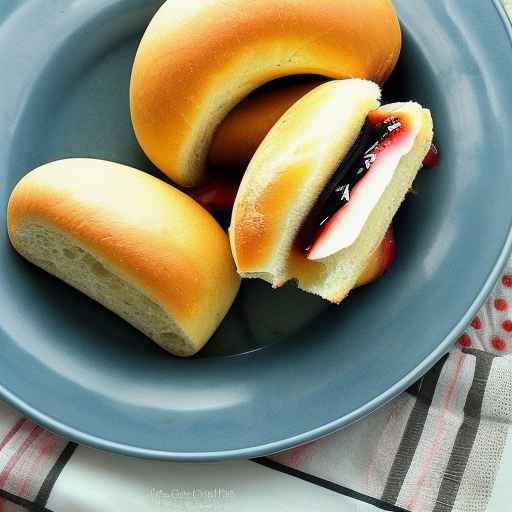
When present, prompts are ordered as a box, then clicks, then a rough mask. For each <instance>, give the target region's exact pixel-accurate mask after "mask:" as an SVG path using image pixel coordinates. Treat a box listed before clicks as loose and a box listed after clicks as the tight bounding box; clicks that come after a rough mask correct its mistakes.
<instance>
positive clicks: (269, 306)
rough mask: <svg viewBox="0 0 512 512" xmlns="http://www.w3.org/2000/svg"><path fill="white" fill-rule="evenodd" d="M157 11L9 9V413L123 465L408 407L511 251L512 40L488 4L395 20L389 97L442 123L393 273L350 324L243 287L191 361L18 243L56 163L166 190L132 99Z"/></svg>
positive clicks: (3, 169) (425, 5) (441, 3)
mask: <svg viewBox="0 0 512 512" xmlns="http://www.w3.org/2000/svg"><path fill="white" fill-rule="evenodd" d="M159 3H160V2H159V1H148V0H73V1H70V0H52V1H51V2H49V1H48V0H10V1H9V2H2V3H1V6H0V16H1V19H2V21H1V25H0V48H1V49H2V51H1V52H0V70H1V74H2V77H1V81H0V83H1V85H0V90H1V95H0V114H1V117H0V173H1V180H2V181H1V183H2V186H1V197H2V205H3V207H2V211H1V216H2V217H1V219H0V226H1V229H2V240H1V246H0V262H1V265H0V343H1V358H0V385H1V387H0V394H1V396H2V397H3V398H4V399H6V400H7V401H9V402H10V403H11V404H13V405H14V406H15V407H17V408H18V409H20V410H22V411H23V412H24V413H25V414H27V415H29V416H30V417H32V418H33V419H34V420H35V421H37V422H39V423H41V424H43V425H44V426H46V427H48V428H49V429H51V430H53V431H56V432H59V433H61V434H63V435H65V436H68V437H70V438H72V439H74V440H76V441H78V442H81V443H86V444H90V445H93V446H96V447H99V448H103V449H107V450H112V451H116V452H120V453H125V454H130V455H137V456H144V457H153V458H160V459H174V460H188V461H201V460H202V461H204V460H215V459H226V458H234V457H253V456H257V455H262V454H267V453H270V452H275V451H278V450H282V449H285V448H289V447H291V446H294V445H297V444H299V443H304V442H306V441H311V440H312V439H315V438H317V437H319V436H322V435H325V434H328V433H329V432H332V431H334V430H336V429H339V428H341V427H344V426H346V425H348V424H349V423H351V422H353V421H355V420H357V419H358V418H361V417H362V416H364V415H366V414H368V413H370V412H371V411H373V410H374V409H375V408H377V407H379V406H380V405H382V404H384V403H385V402H386V401H388V400H390V399H391V398H392V397H394V396H395V395H397V394H398V393H399V392H401V391H403V390H404V389H405V388H406V387H407V386H408V385H409V384H411V383H412V382H413V381H414V380H415V379H417V378H419V377H420V376H421V375H422V374H423V373H424V372H425V371H426V370H427V369H428V368H429V367H431V366H432V365H433V364H434V362H435V361H436V360H437V359H438V358H439V357H440V356H441V355H442V354H443V353H444V352H446V351H447V350H448V348H449V347H450V346H451V344H452V343H453V342H454V341H455V340H456V338H457V336H458V335H459V333H460V332H461V331H462V329H463V328H464V327H465V326H466V324H468V323H469V321H470V320H471V318H472V316H473V315H474V314H475V313H476V311H477V309H478V308H479V306H480V305H481V303H482V302H483V300H484V298H485V296H486V294H487V293H488V292H489V291H490V290H491V287H492V285H493V283H494V281H495V280H496V278H497V276H498V274H499V272H500V269H501V268H502V266H503V264H504V263H505V260H506V257H507V254H508V252H509V248H510V246H511V237H510V227H511V224H512V208H510V191H511V190H512V172H510V169H509V148H510V141H512V123H511V120H512V90H511V87H510V81H509V79H508V74H507V70H511V69H512V48H511V38H510V31H509V27H508V25H507V23H506V21H505V15H504V12H503V11H502V10H501V8H500V7H499V5H498V4H497V3H496V4H493V2H492V1H490V0H489V1H485V2H482V1H481V0H474V1H465V2H461V1H460V0H428V1H427V0H416V1H414V2H411V1H410V0H396V1H395V3H396V6H397V9H398V12H399V15H400V19H401V22H402V26H403V30H404V48H403V53H402V56H401V60H400V64H399V67H398V69H397V70H396V72H395V75H394V78H393V80H392V82H391V85H390V86H389V88H388V91H387V94H388V96H390V97H391V96H395V97H402V98H407V99H409V98H411V99H416V100H418V101H420V102H421V103H423V104H425V105H427V106H429V107H430V108H431V109H432V112H433V116H434V120H435V126H436V138H437V141H438V142H439V145H440V147H441V151H442V160H441V164H440V165H439V167H438V168H436V169H435V170H431V171H424V172H422V173H421V175H420V176H419V178H418V179H417V185H416V188H417V191H418V194H417V195H416V196H414V197H411V198H409V199H408V200H407V202H406V204H405V205H404V206H403V208H402V209H401V210H400V212H399V215H398V217H397V221H396V234H397V242H398V259H397V261H396V263H395V265H394V266H393V268H392V270H391V271H390V272H388V273H387V274H386V276H385V277H384V278H383V279H381V280H379V282H377V283H376V284H374V285H372V286H368V287H365V288H364V289H362V290H359V291H357V292H356V293H353V294H352V295H351V297H350V298H349V299H348V300H346V301H345V302H343V304H342V306H341V307H334V306H329V305H327V304H326V303H325V302H322V301H321V300H317V299H316V298H314V297H312V296H309V295H306V294H302V293H300V292H298V291H296V290H295V289H294V288H293V287H286V288H284V289H282V290H279V291H272V290H271V289H270V288H269V287H267V286H266V285H265V284H264V283H259V282H249V283H244V285H243V287H242V290H241V292H240V295H239V297H238V299H237V301H236V303H235V305H234V306H233V309H232V310H231V312H230V314H229V315H228V317H227V318H226V320H225V321H224V322H223V324H222V326H221V327H220V329H219V331H218V332H217V333H216V335H215V336H214V338H213V339H212V340H211V341H210V343H209V344H208V346H207V348H206V349H205V350H204V351H203V352H202V353H201V354H200V356H198V357H196V358H193V359H190V360H180V359H176V358H173V357H171V356H168V355H166V354H165V353H164V352H162V351H161V350H160V349H159V348H158V347H156V346H155V345H154V344H153V343H151V342H150V341H149V340H148V339H147V338H145V337H144V336H142V335H141V334H140V333H139V332H137V331H136V330H134V329H132V328H131V327H130V326H128V325H127V324H126V323H124V322H123V321H122V320H120V319H119V318H117V317H116V316H115V315H113V314H111V313H109V312H108V311H106V310H105V309H103V308H101V307H100V306H98V305H97V304H96V303H94V302H93V301H91V300H89V299H87V298H86V297H84V296H82V295H81V294H80V293H78V292H76V291H74V290H73V289H71V288H69V287H68V286H66V285H64V284H63V283H61V282H59V281H58V280H56V279H54V278H52V277H51V276H49V275H47V274H45V273H44V272H42V271H40V270H38V269H36V268H34V267H33V266H31V265H29V264H28V263H26V262H25V261H23V260H22V259H21V258H20V257H18V256H17V255H16V254H15V253H14V251H13V250H12V249H11V248H10V246H9V243H8V240H7V236H6V233H5V227H4V226H5V204H6V203H7V199H8V195H9V193H10V191H11V189H12V187H13V186H14V185H15V183H16V182H17V181H18V180H19V179H20V178H21V177H22V176H23V175H24V173H26V172H27V171H28V170H30V169H32V168H33V167H35V166H37V165H39V164H42V163H44V162H48V161H50V160H55V159H58V158H63V157H98V158H104V159H109V160H114V161H118V162H122V163H126V164H130V165H133V166H135V167H138V168H141V169H146V170H149V171H150V172H156V171H154V170H153V169H152V166H151V165H150V164H149V162H148V161H147V160H146V159H145V157H144V155H143V154H142V153H141V151H140V149H139V147H138V146H137V144H136V142H135V139H134V137H133V133H132V130H131V126H130V119H129V110H128V79H129V73H130V67H131V63H132V59H133V56H134V52H135V50H136V47H137V43H138V40H139V38H140V36H141V33H142V31H143V30H144V28H145V26H146V25H147V23H148V21H149V19H150V18H151V16H152V14H153V13H154V12H155V10H156V8H157V7H158V4H159ZM369 37H371V34H369ZM157 174H158V173H157Z"/></svg>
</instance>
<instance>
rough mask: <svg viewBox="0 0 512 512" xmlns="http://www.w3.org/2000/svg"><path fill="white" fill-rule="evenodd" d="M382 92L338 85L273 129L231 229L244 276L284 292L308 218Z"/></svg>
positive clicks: (355, 83)
mask: <svg viewBox="0 0 512 512" xmlns="http://www.w3.org/2000/svg"><path fill="white" fill-rule="evenodd" d="M379 98H380V89H379V87H378V85H376V84H374V83H373V82H369V81H367V80H358V79H353V80H336V81H331V82H327V83H325V84H322V85H320V86H319V87H317V88H315V89H313V90H312V91H311V92H309V93H308V94H306V95H305V96H304V97H303V98H301V99H300V100H299V101H297V102H296V103H295V104H294V105H293V106H292V107H291V108H290V109H288V110H287V111H286V113H285V114H284V115H283V116H282V117H281V118H280V119H279V121H278V122H277V123H276V124H275V125H274V126H273V128H272V129H271V130H270V132H269V133H268V135H267V136H266V137H265V139H264V140H263V142H262V143H261V145H260V146H259V147H258V149H257V151H256V153H255V154H254V156H253V158H252V160H251V161H250V163H249V166H248V168H247V170H246V172H245V174H244V176H243V178H242V182H241V184H240V188H239V190H238V194H237V197H236V201H235V204H234V207H233V213H232V217H231V226H230V240H231V248H232V251H233V255H234V258H235V262H236V265H237V269H238V272H239V273H240V275H241V276H242V277H249V278H262V279H264V280H266V281H268V282H270V283H272V285H273V286H281V285H282V284H283V283H284V282H285V281H286V280H287V279H289V278H290V276H289V272H288V268H287V267H288V258H289V255H290V251H291V247H292V245H293V241H294V239H295V237H296V235H297V232H298V230H299V228H300V226H301V225H302V223H303V221H304V218H305V216H306V215H307V214H308V213H309V211H310V210H311V208H312V207H313V205H314V203H315V201H316V199H317V197H318V196H319V195H320V193H321V192H322V190H323V188H324V187H325V185H326V183H327V181H328V180H329V178H330V177H331V174H332V173H333V171H334V169H335V168H336V166H337V164H338V163H339V162H340V160H341V159H342V157H343V155H345V153H346V152H347V151H348V150H349V149H350V147H351V146H352V144H353V143H354V141H355V140H356V138H357V136H358V134H359V132H360V130H361V126H362V125H363V123H364V121H365V119H366V116H367V115H368V112H370V111H371V110H374V109H376V108H377V107H378V106H379Z"/></svg>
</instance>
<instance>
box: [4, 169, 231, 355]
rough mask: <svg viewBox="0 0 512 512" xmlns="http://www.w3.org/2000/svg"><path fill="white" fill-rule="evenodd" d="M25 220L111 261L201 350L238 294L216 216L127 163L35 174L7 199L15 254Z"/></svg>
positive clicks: (227, 244) (225, 242) (229, 257)
mask: <svg viewBox="0 0 512 512" xmlns="http://www.w3.org/2000/svg"><path fill="white" fill-rule="evenodd" d="M27 222H38V223H43V224H46V225H50V226H53V227H55V228H56V229H57V230H59V231H60V232H62V233H65V234H67V235H69V236H70V237H72V238H73V239H74V240H76V241H77V242H78V243H79V244H80V245H81V246H82V247H85V248H87V250H89V251H90V252H91V253H92V254H95V255H98V256H99V257H100V259H101V260H103V261H106V262H108V263H109V265H110V266H111V267H112V268H113V269H114V270H115V271H116V273H117V274H118V275H121V276H122V277H123V278H124V279H125V280H127V281H129V282H130V283H131V284H133V285H135V286H136V287H137V288H139V289H140V290H141V291H143V292H144V293H145V294H146V295H148V296H149V297H151V298H152V299H154V300H155V301H157V302H158V303H159V304H160V305H161V306H163V307H164V308H165V310H166V311H167V312H168V313H169V315H171V316H172V317H173V318H174V319H175V320H176V322H177V323H178V324H179V325H180V326H181V327H182V328H183V329H184V330H185V332H186V333H187V335H189V336H190V337H191V338H192V339H193V340H194V341H195V342H196V344H197V346H196V348H197V349H199V348H200V347H201V346H202V345H204V343H205V342H206V341H207V340H208V338H209V337H210V336H211V335H212V334H213V331H214V330H215V329H216V328H217V326H218V324H219V323H220V321H221V320H222V318H223V317H224V315H225V314H226V312H227V311H228V309H229V307H230V306H231V303H232V302H233V300H234V298H235V296H236V293H237V291H238V287H239V283H240V279H239V277H238V275H237V274H236V270H235V267H234V264H233V259H232V256H231V253H230V249H229V242H228V238H227V236H226V233H225V232H224V231H223V230H222V228H221V227H220V226H219V225H218V224H217V222H216V221H215V220H214V219H213V217H211V215H210V214H209V213H208V212H207V211H206V210H204V209H203V208H202V207H201V206H199V205H198V204H197V203H196V202H195V201H193V200H192V199H191V198H189V197H188V196H187V195H186V194H184V193H182V192H180V191H179V190H177V189H175V188H174V187H172V186H170V185H168V184H166V183H164V182H162V181H160V180H158V179H156V178H154V177H152V176H150V175H148V174H146V173H144V172H141V171H137V170H135V169H132V168H130V167H127V166H124V165H120V164H115V163H112V162H106V161H101V160H92V159H69V160H61V161H57V162H53V163H50V164H46V165H43V166H42V167H39V168H38V169H35V170H34V171H32V172H30V173H29V174H27V175H26V176H25V177H24V178H23V179H22V180H21V181H20V182H19V183H18V185H17V186H16V188H15V189H14V191H13V192H12V194H11V198H10V200H9V204H8V212H7V226H8V233H9V238H10V240H11V242H12V243H13V245H14V247H15V248H17V243H16V240H17V233H18V230H23V226H24V225H25V224H26V223H27ZM22 255H23V256H25V257H27V259H30V254H22Z"/></svg>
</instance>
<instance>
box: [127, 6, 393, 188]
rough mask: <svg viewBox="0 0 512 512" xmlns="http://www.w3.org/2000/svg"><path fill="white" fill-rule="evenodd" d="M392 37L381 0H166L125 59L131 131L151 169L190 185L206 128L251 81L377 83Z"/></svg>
mask: <svg viewBox="0 0 512 512" xmlns="http://www.w3.org/2000/svg"><path fill="white" fill-rule="evenodd" d="M400 46H401V33H400V26H399V23H398V19H397V16H396V13H395V10H394V8H393V5H392V3H391V1H390V0H316V1H314V2H312V1H311V0H187V1H186V2H184V1H182V0H167V2H165V3H164V4H163V5H162V7H161V8H160V9H159V11H158V12H157V14H156V15H155V16H154V18H153V19H152V21H151V23H150V24H149V26H148V28H147V30H146V32H145V34H144V37H143V38H142V41H141V43H140V46H139V48H138V51H137V55H136V57H135V61H134V65H133V70H132V76H131V84H130V107H131V116H132V122H133V127H134V130H135V134H136V136H137V139H138V141H139V143H140V145H141V147H142V149H143V150H144V152H145V153H146V155H147V156H148V157H149V158H150V159H151V160H152V162H153V163H154V164H155V165H156V166H157V167H158V168H159V169H161V170H162V171H163V172H164V173H165V174H167V175H168V176H169V177H170V178H171V179H173V180H174V181H175V182H176V183H178V184H179V185H182V186H194V185H197V184H198V183H199V182H200V181H201V180H202V179H203V178H204V175H205V170H206V165H205V163H206V157H207V154H208V149H209V146H210V143H211V140H212V136H213V134H214V132H215V130H216V128H217V127H218V125H219V124H220V122H221V121H222V119H224V117H225V116H226V115H227V113H228V112H229V111H230V110H231V109H232V108H233V107H234V106H235V105H236V104H238V103H239V102H240V101H241V100H242V99H243V98H244V97H246V96H247V95H248V94H249V93H250V92H251V91H253V90H255V89H256V88H258V87H260V86H261V85H263V84H265V83H267V82H269V81H271V80H274V79H276V78H279V77H283V76H289V75H296V74H316V75H322V76H326V77H330V78H347V77H360V78H367V79H370V80H373V81H375V82H377V83H383V82H384V81H385V80H386V78H387V77H388V76H389V74H390V73H391V71H392V70H393V68H394V66H395V64H396V61H397V58H398V55H399V52H400Z"/></svg>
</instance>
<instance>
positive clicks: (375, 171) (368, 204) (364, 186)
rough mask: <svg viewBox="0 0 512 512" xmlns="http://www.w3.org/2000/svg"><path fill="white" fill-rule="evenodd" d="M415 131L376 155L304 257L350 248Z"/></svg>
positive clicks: (415, 134)
mask: <svg viewBox="0 0 512 512" xmlns="http://www.w3.org/2000/svg"><path fill="white" fill-rule="evenodd" d="M418 131H419V127H416V128H415V129H411V130H410V131H408V134H407V136H406V137H404V140H402V141H400V143H397V144H395V145H393V146H392V148H390V149H389V150H383V151H382V152H381V153H380V154H379V155H378V158H377V159H376V160H375V162H374V163H373V165H372V166H371V168H370V170H369V171H368V173H367V174H366V176H364V178H363V179H362V180H361V181H360V182H359V183H357V184H356V185H355V186H354V188H353V190H352V192H351V193H350V198H349V201H348V202H347V203H346V204H345V205H344V206H343V207H342V208H341V209H340V210H338V211H337V212H336V213H335V214H334V215H333V216H332V217H331V218H330V219H328V220H327V221H326V222H327V225H326V226H325V228H324V230H323V231H322V233H321V235H320V237H319V238H318V239H317V240H316V241H315V243H314V244H313V247H312V248H311V250H310V252H309V254H308V256H307V257H308V259H310V260H319V259H322V258H327V257H328V256H331V255H332V254H334V253H336V252H338V251H341V250H342V249H345V248H347V247H350V246H351V245H352V244H353V243H354V242H355V241H356V240H357V238H358V236H359V235H360V233H361V231H362V230H363V228H364V226H365V224H366V222H367V221H368V218H369V217H370V214H371V213H372V211H373V209H374V208H375V206H376V205H377V203H378V202H379V199H380V198H381V196H382V194H383V193H384V192H385V190H386V188H387V187H388V185H389V184H390V183H391V180H392V179H393V176H394V174H395V171H396V169H397V167H398V164H399V163H400V160H401V159H402V157H403V156H404V155H406V154H407V153H409V151H411V149H412V147H413V145H414V141H415V139H416V136H417V134H418ZM346 193H348V190H347V192H346Z"/></svg>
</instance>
